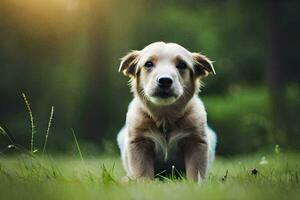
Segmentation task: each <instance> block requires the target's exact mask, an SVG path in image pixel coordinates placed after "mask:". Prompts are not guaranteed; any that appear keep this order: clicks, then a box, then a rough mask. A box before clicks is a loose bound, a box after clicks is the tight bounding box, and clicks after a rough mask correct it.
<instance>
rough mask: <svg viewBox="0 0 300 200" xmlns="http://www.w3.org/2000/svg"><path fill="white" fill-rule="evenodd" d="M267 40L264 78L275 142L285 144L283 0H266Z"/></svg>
mask: <svg viewBox="0 0 300 200" xmlns="http://www.w3.org/2000/svg"><path fill="white" fill-rule="evenodd" d="M266 14H267V41H268V55H267V65H266V80H267V84H268V87H269V91H270V100H271V109H272V110H271V112H272V118H273V120H274V122H273V124H274V126H275V129H274V130H275V131H276V135H275V139H276V142H279V143H281V144H285V142H286V141H285V137H284V135H283V134H281V133H285V134H286V133H287V128H286V126H287V124H288V121H287V105H286V81H287V76H286V75H287V72H286V68H287V67H286V66H285V64H286V62H284V54H283V53H282V50H283V49H285V38H286V35H285V32H284V30H283V26H282V25H283V21H282V17H283V2H282V1H267V4H266Z"/></svg>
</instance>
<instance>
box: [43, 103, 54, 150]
mask: <svg viewBox="0 0 300 200" xmlns="http://www.w3.org/2000/svg"><path fill="white" fill-rule="evenodd" d="M53 113H54V107H53V106H52V107H51V112H50V117H49V121H48V127H47V131H46V135H45V141H44V146H43V154H44V152H45V150H46V146H47V142H48V137H49V132H50V128H51V125H52V120H53Z"/></svg>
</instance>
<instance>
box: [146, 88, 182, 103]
mask: <svg viewBox="0 0 300 200" xmlns="http://www.w3.org/2000/svg"><path fill="white" fill-rule="evenodd" d="M148 98H149V100H150V101H151V102H152V103H153V104H155V105H158V106H166V105H170V104H173V103H175V102H176V101H177V99H178V95H176V94H175V93H174V91H172V90H160V89H158V90H156V91H155V92H154V93H153V94H152V95H150V96H148Z"/></svg>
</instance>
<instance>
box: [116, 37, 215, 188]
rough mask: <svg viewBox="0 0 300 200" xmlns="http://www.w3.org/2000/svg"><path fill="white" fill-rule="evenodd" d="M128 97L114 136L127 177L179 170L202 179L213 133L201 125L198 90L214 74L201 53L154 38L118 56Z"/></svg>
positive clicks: (202, 112) (210, 158) (212, 154)
mask: <svg viewBox="0 0 300 200" xmlns="http://www.w3.org/2000/svg"><path fill="white" fill-rule="evenodd" d="M119 72H123V73H124V75H126V76H128V77H130V85H131V91H132V93H133V96H134V98H133V100H132V101H131V103H130V104H129V107H128V112H127V116H126V124H125V126H124V127H123V128H122V129H121V131H120V132H119V134H118V136H117V142H118V146H119V148H120V152H121V159H122V162H123V166H124V168H125V171H126V173H127V177H129V178H133V179H137V180H148V179H154V178H155V177H156V175H159V174H161V173H162V172H170V170H172V171H173V172H174V171H176V172H180V173H183V174H184V175H186V177H187V179H188V180H191V181H196V182H202V181H203V180H204V179H205V177H206V175H207V172H208V169H209V168H210V166H211V165H212V162H213V160H214V158H215V147H216V134H215V133H214V131H213V130H212V129H210V128H209V127H208V125H207V118H206V111H205V108H204V105H203V103H202V101H201V100H200V98H199V97H198V92H199V91H200V86H201V80H202V79H203V78H204V77H206V76H208V75H209V74H215V70H214V67H213V64H212V61H210V60H209V59H208V58H207V57H206V56H204V55H202V54H200V53H191V52H189V51H188V50H187V49H185V48H184V47H182V46H180V45H178V44H176V43H165V42H155V43H152V44H150V45H148V46H146V47H145V48H144V49H142V50H140V51H131V52H129V53H128V54H127V55H125V56H124V57H123V58H122V59H121V64H120V67H119Z"/></svg>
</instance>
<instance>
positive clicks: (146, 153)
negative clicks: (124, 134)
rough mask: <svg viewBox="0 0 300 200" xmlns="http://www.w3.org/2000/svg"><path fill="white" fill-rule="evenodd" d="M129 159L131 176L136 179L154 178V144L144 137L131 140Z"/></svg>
mask: <svg viewBox="0 0 300 200" xmlns="http://www.w3.org/2000/svg"><path fill="white" fill-rule="evenodd" d="M128 161H129V163H128V164H129V168H130V171H131V176H132V177H133V178H136V179H140V180H143V179H154V144H153V142H151V141H150V140H148V139H146V138H143V137H135V138H132V139H131V140H129V146H128Z"/></svg>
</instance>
